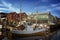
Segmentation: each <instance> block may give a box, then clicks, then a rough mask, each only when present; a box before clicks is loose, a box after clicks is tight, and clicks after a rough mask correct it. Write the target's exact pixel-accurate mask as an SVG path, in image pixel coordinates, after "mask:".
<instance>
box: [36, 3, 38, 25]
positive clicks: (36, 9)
mask: <svg viewBox="0 0 60 40" xmlns="http://www.w3.org/2000/svg"><path fill="white" fill-rule="evenodd" d="M37 18H38V2H36V25H37V22H38V19H37Z"/></svg>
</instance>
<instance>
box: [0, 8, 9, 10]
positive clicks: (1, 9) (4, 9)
mask: <svg viewBox="0 0 60 40" xmlns="http://www.w3.org/2000/svg"><path fill="white" fill-rule="evenodd" d="M0 10H8V9H7V8H0Z"/></svg>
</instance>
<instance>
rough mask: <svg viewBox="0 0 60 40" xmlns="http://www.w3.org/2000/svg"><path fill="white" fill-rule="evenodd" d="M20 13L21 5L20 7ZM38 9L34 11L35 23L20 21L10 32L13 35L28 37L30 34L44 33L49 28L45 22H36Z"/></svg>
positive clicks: (39, 34) (40, 34)
mask: <svg viewBox="0 0 60 40" xmlns="http://www.w3.org/2000/svg"><path fill="white" fill-rule="evenodd" d="M20 6H21V5H20ZM20 13H21V7H20ZM37 16H38V11H37V12H36V23H33V24H31V25H29V22H26V21H21V15H20V22H19V24H18V25H17V26H16V28H15V29H13V30H12V31H11V32H12V34H13V35H15V36H19V37H30V36H42V35H45V32H46V31H48V30H49V26H47V25H45V24H37Z"/></svg>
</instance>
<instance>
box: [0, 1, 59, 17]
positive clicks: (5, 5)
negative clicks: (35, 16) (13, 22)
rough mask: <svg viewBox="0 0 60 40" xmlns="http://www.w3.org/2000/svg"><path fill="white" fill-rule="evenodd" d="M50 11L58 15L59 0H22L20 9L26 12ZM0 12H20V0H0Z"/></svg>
mask: <svg viewBox="0 0 60 40" xmlns="http://www.w3.org/2000/svg"><path fill="white" fill-rule="evenodd" d="M36 2H38V5H37V6H38V12H48V11H50V12H51V14H52V15H55V16H57V17H60V0H22V11H23V12H26V13H27V14H31V13H32V12H33V13H34V12H36ZM0 12H17V13H19V12H20V0H0Z"/></svg>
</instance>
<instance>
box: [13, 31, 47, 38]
mask: <svg viewBox="0 0 60 40" xmlns="http://www.w3.org/2000/svg"><path fill="white" fill-rule="evenodd" d="M45 35H46V34H45V31H42V32H37V33H32V34H15V33H12V36H13V37H32V36H45Z"/></svg>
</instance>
